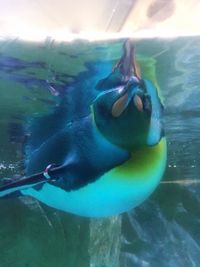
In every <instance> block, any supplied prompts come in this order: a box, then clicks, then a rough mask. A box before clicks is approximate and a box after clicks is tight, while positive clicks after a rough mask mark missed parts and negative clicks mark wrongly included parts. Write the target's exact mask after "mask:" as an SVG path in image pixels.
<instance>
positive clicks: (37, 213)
mask: <svg viewBox="0 0 200 267" xmlns="http://www.w3.org/2000/svg"><path fill="white" fill-rule="evenodd" d="M105 46H106V45H105V44H104V46H102V47H98V49H96V50H92V49H93V48H92V47H91V50H90V52H91V54H93V55H94V56H95V57H97V56H98V57H99V61H100V60H101V62H102V63H101V64H102V66H103V64H104V63H103V61H102V58H103V60H108V59H109V60H110V61H111V62H112V61H115V60H116V59H117V58H118V55H119V53H120V49H121V45H120V44H117V45H116V47H115V51H114V53H113V51H112V50H110V51H109V53H108V51H107V53H106V55H107V57H105V54H104V51H105ZM0 51H1V54H0V66H1V69H0V74H1V78H0V79H1V80H0V90H1V100H0V103H1V105H0V112H1V119H0V123H1V132H0V140H1V148H0V155H1V162H0V174H1V177H5V176H7V177H8V176H13V175H15V174H23V171H24V162H23V153H22V151H23V149H22V146H23V142H24V140H25V138H26V136H24V132H25V129H23V127H21V126H20V125H22V126H23V125H24V120H25V118H24V117H25V116H30V114H34V116H36V117H37V116H38V115H39V114H41V113H42V114H48V112H49V111H51V110H52V109H53V107H55V106H56V105H59V103H60V100H59V96H60V95H62V93H63V92H64V91H65V90H66V89H67V90H69V91H70V90H71V91H73V81H74V79H75V77H76V76H77V73H78V72H80V73H83V72H84V71H87V68H89V65H87V64H84V58H81V53H80V52H79V51H77V47H74V46H73V45H70V49H69V51H68V53H67V54H65V53H66V51H65V45H64V44H60V46H59V49H58V50H56V51H55V49H54V47H53V45H52V44H51V43H49V42H48V41H47V43H46V44H45V45H44V46H40V49H38V48H37V49H35V48H34V45H33V47H31V48H30V50H29V48H26V49H21V48H20V46H19V45H16V43H15V42H7V43H2V44H1V46H0ZM52 51H54V52H55V53H54V54H52V53H51V52H52ZM97 51H98V53H97ZM136 51H137V53H138V54H141V55H144V56H148V57H152V58H154V59H155V60H156V70H157V73H156V75H157V79H158V83H159V85H160V87H161V91H162V95H163V97H164V103H165V115H164V116H165V133H166V136H167V140H168V163H167V169H166V173H165V176H164V178H163V181H169V183H167V184H166V183H161V184H160V185H159V186H158V188H157V189H156V191H155V192H154V193H153V195H152V196H151V197H150V198H149V199H148V200H147V201H146V202H145V203H144V204H142V205H141V206H140V207H138V208H136V209H134V210H132V211H130V212H129V213H126V214H123V215H122V222H121V219H120V217H114V218H110V219H107V220H90V219H85V218H81V217H76V216H72V215H70V214H65V213H62V212H58V211H56V210H54V209H51V208H48V207H46V206H44V205H42V204H41V203H39V202H37V201H35V200H33V199H29V198H26V199H11V200H1V202H0V218H1V219H0V266H2V267H4V266H5V267H25V266H26V267H38V266H39V267H40V266H41V267H43V266H44V267H46V266H50V267H51V266H52V267H54V266H59V267H79V266H81V267H89V266H90V267H118V266H120V267H133V266H134V267H135V266H136V267H149V266H150V267H190V266H192V267H193V266H194V267H199V266H200V263H199V255H200V184H199V183H198V181H199V172H200V149H199V148H200V139H199V135H200V101H199V99H200V90H199V85H200V76H199V69H200V37H193V38H175V39H170V40H168V39H154V40H143V41H136ZM55 55H56V56H55ZM58 55H60V58H58ZM64 56H65V57H64ZM10 57H12V60H10ZM13 58H15V60H13ZM17 58H20V61H19V59H17ZM35 58H37V60H34V59H35ZM33 60H34V64H33V63H31V64H30V62H33ZM91 60H92V59H91ZM27 62H28V63H27ZM44 62H46V63H45V64H44ZM72 63H73V64H72ZM69 65H70V69H69ZM65 68H68V69H67V73H66V72H64V71H63V70H64V69H65ZM11 77H12V78H11ZM19 91H20V92H22V94H21V95H19ZM70 115H73V111H72V112H71V114H70ZM8 133H10V135H8ZM8 136H10V137H9V138H8ZM188 180H189V181H190V180H192V181H193V182H190V183H183V181H188ZM173 181H178V182H177V183H170V182H173ZM194 181H197V183H194Z"/></svg>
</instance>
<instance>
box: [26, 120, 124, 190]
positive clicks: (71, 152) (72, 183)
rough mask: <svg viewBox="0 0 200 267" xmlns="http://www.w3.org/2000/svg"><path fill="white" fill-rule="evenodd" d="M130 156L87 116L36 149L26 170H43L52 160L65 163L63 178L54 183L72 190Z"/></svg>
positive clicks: (31, 171)
mask: <svg viewBox="0 0 200 267" xmlns="http://www.w3.org/2000/svg"><path fill="white" fill-rule="evenodd" d="M128 159H129V153H128V152H127V151H125V150H123V149H121V148H118V147H117V146H115V145H113V144H111V143H110V142H109V141H107V140H106V139H105V138H104V137H103V136H102V135H101V134H100V133H99V132H98V130H97V129H96V128H95V127H94V125H93V121H92V118H91V116H88V117H86V118H84V119H82V120H81V121H77V122H74V123H73V124H72V125H69V126H67V127H66V128H64V129H62V130H61V131H59V132H58V133H57V134H55V135H54V136H52V137H51V138H49V139H48V140H47V141H45V142H44V143H43V144H42V145H41V146H40V147H39V149H37V150H35V151H34V152H33V153H32V155H31V156H30V157H29V162H28V164H27V174H28V175H33V174H34V173H38V172H42V171H44V169H45V168H46V167H47V166H48V165H49V164H56V165H59V166H61V165H62V166H64V168H62V170H61V171H60V173H59V175H60V179H58V180H56V182H54V185H56V186H58V187H61V188H63V189H65V190H69V191H70V190H74V189H77V188H80V187H83V186H85V185H87V184H88V183H91V182H94V181H95V180H97V179H99V178H100V177H101V175H103V174H104V173H105V172H107V171H109V170H110V169H113V168H115V167H116V166H118V165H120V164H123V162H125V161H126V160H128ZM40 187H41V185H40ZM40 187H39V188H40ZM39 188H38V189H39ZM36 189H37V187H36Z"/></svg>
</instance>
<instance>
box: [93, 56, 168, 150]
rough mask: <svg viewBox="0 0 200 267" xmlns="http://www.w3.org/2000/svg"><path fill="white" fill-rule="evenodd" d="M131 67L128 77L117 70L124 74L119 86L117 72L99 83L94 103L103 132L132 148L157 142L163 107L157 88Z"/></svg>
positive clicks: (161, 132) (106, 135)
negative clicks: (98, 92)
mask: <svg viewBox="0 0 200 267" xmlns="http://www.w3.org/2000/svg"><path fill="white" fill-rule="evenodd" d="M126 61H127V58H126ZM121 62H123V60H122V59H121ZM126 63H127V62H126ZM123 64H124V63H123ZM130 66H131V65H130V64H129V66H128V67H127V66H126V69H127V71H128V73H129V74H128V75H125V76H124V73H120V71H119V69H118V73H120V75H121V78H120V79H119V77H118V80H120V82H118V85H116V83H113V80H114V79H113V75H115V76H116V72H115V74H111V75H109V76H108V78H106V79H104V81H103V82H101V83H100V84H98V89H101V91H102V92H101V93H100V94H99V95H98V97H97V98H96V99H95V101H94V103H93V112H94V121H95V124H96V126H97V128H98V130H99V131H100V132H101V134H102V135H103V136H104V137H105V138H106V139H107V140H109V141H110V142H111V143H113V144H115V145H117V146H120V147H122V148H125V149H127V150H131V151H132V150H134V149H135V148H140V147H144V146H153V145H156V144H158V143H159V141H160V139H161V138H162V136H163V135H164V130H163V123H162V113H163V112H162V111H163V106H162V103H161V101H160V99H159V96H158V92H157V89H156V87H155V86H154V85H153V83H151V82H150V81H148V80H142V79H141V78H140V77H138V75H136V73H135V72H134V71H132V73H131V71H130V69H129V67H130ZM118 68H121V66H118ZM123 69H125V68H123ZM124 77H125V78H124ZM108 85H109V88H108ZM112 85H114V86H112ZM105 86H106V87H107V88H105ZM105 89H106V90H105Z"/></svg>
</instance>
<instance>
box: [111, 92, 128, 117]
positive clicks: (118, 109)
mask: <svg viewBox="0 0 200 267" xmlns="http://www.w3.org/2000/svg"><path fill="white" fill-rule="evenodd" d="M127 103H128V94H127V93H126V94H125V95H123V96H121V97H120V98H119V99H118V100H117V101H116V102H115V103H114V104H113V107H112V116H113V117H119V116H120V115H121V114H122V113H123V111H124V110H125V108H126V107H127Z"/></svg>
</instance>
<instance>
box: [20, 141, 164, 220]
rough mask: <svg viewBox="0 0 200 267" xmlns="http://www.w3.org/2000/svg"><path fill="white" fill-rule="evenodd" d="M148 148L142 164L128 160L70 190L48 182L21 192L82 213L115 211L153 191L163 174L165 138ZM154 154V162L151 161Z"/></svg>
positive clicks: (138, 202) (114, 213) (113, 212)
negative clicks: (91, 181) (36, 188)
mask: <svg viewBox="0 0 200 267" xmlns="http://www.w3.org/2000/svg"><path fill="white" fill-rule="evenodd" d="M146 152H153V154H152V153H149V155H147V156H146V157H145V160H144V162H143V167H142V166H139V168H138V166H137V168H135V161H133V163H132V161H131V160H130V161H127V163H125V164H123V165H122V166H119V167H117V168H115V169H113V170H111V171H109V172H107V173H106V174H104V175H103V176H102V177H100V178H99V179H98V180H96V181H95V182H93V183H90V184H88V185H86V186H84V187H82V188H80V189H78V190H73V191H70V192H67V191H64V190H63V189H60V188H59V187H56V186H53V185H51V184H48V183H46V184H44V186H43V187H42V188H41V189H40V190H39V191H37V190H35V189H33V188H29V189H24V190H21V192H22V194H23V195H29V196H32V197H35V198H36V199H38V200H39V201H41V202H43V203H45V204H47V205H48V206H51V207H53V208H56V209H59V210H62V211H65V212H70V213H74V214H77V215H81V216H89V217H105V216H111V215H116V214H119V213H122V212H124V211H127V210H129V209H131V208H133V207H135V206H137V205H139V204H140V203H142V202H143V201H144V200H145V199H146V198H147V197H148V196H149V195H150V194H151V193H152V192H153V190H154V189H155V187H156V186H157V185H158V183H159V181H160V179H161V177H162V175H163V172H164V169H165V164H166V142H165V140H163V141H161V142H160V144H159V145H157V146H156V147H154V148H148V151H146ZM155 154H156V155H155ZM154 156H156V157H155V160H153V163H152V164H153V165H152V164H150V165H149V162H150V161H152V159H153V157H154ZM136 164H138V162H136ZM145 164H146V165H145ZM145 167H146V170H144V168H145ZM127 168H129V169H128V171H127ZM130 168H131V169H130Z"/></svg>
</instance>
